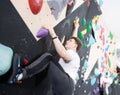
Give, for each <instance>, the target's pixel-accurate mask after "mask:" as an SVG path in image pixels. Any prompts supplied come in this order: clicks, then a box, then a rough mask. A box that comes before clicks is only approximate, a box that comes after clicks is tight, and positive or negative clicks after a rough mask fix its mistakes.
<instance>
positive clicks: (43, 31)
mask: <svg viewBox="0 0 120 95" xmlns="http://www.w3.org/2000/svg"><path fill="white" fill-rule="evenodd" d="M47 35H48V30H47V29H45V28H43V27H42V28H40V30H39V31H38V32H37V35H36V36H37V38H40V37H45V36H47Z"/></svg>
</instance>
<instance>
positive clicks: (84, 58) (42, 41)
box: [0, 0, 119, 95]
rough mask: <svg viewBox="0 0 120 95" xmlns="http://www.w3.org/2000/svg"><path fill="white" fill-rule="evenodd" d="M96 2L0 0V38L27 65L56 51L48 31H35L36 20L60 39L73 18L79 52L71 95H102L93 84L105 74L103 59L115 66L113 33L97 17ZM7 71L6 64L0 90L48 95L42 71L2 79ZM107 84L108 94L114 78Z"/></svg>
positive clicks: (68, 30)
mask: <svg viewBox="0 0 120 95" xmlns="http://www.w3.org/2000/svg"><path fill="white" fill-rule="evenodd" d="M101 3H102V2H99V3H98V2H97V1H96V0H3V1H1V3H0V11H1V15H0V22H1V23H0V43H1V44H4V45H6V46H8V47H10V48H11V49H12V50H13V54H14V53H17V54H19V55H20V56H21V57H23V58H26V59H27V61H28V64H30V63H31V62H32V61H33V60H35V59H36V58H37V57H39V56H40V55H41V54H43V53H44V52H51V53H53V55H55V54H56V52H55V49H54V46H53V44H52V40H51V38H50V36H49V35H48V34H47V33H42V32H41V27H42V25H45V24H49V25H52V26H53V27H54V30H55V32H56V34H57V35H58V37H59V39H60V41H61V42H62V43H63V44H65V42H66V40H68V38H69V37H70V36H71V34H72V31H73V22H74V20H75V19H76V18H79V25H80V27H79V30H78V38H79V39H80V40H81V41H82V42H83V46H82V48H81V50H80V51H79V56H80V61H81V62H80V68H79V72H78V74H79V78H78V82H77V84H76V85H75V90H74V95H104V91H103V90H101V89H100V87H99V84H100V75H101V73H102V74H104V73H105V72H104V67H103V64H104V65H107V66H109V67H111V68H114V67H115V66H116V63H115V60H114V59H115V57H116V51H115V38H114V35H113V34H112V33H111V32H109V31H108V30H107V29H106V27H105V25H104V22H103V20H102V18H101V14H102V12H101V9H100V5H101ZM34 4H36V5H34ZM39 33H41V34H39ZM10 74H11V68H10V69H9V71H8V72H7V73H6V74H4V75H3V76H0V95H10V94H13V93H14V92H16V93H17V95H48V92H49V82H48V79H47V77H46V71H44V73H43V74H38V75H36V76H35V77H33V78H31V79H27V80H25V81H23V82H22V83H19V84H8V83H7V79H8V77H9V76H10ZM112 88H113V89H112V90H111V89H110V92H111V95H113V94H112V93H114V94H115V92H116V89H117V88H119V85H118V83H117V82H115V83H114V85H113V86H112ZM115 88H116V89H115ZM101 93H103V94H101ZM116 95H117V94H116Z"/></svg>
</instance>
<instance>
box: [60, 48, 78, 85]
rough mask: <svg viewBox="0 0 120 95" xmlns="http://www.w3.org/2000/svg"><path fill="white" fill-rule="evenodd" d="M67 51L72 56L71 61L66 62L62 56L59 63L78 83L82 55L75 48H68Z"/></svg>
mask: <svg viewBox="0 0 120 95" xmlns="http://www.w3.org/2000/svg"><path fill="white" fill-rule="evenodd" d="M67 52H68V53H69V54H70V56H71V58H72V59H71V61H69V62H65V61H64V60H63V59H62V58H60V60H59V64H60V65H61V66H62V68H63V69H64V71H65V72H66V73H67V74H68V75H69V76H70V77H71V78H72V79H73V81H74V83H75V84H76V82H77V79H78V78H79V76H78V70H79V67H80V57H79V55H78V53H77V52H75V51H73V50H67Z"/></svg>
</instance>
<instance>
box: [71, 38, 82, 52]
mask: <svg viewBox="0 0 120 95" xmlns="http://www.w3.org/2000/svg"><path fill="white" fill-rule="evenodd" d="M70 39H74V40H75V42H76V44H77V49H76V50H77V51H78V50H79V49H80V48H81V47H82V41H81V40H80V39H78V38H77V37H73V36H72V37H70Z"/></svg>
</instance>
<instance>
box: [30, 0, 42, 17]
mask: <svg viewBox="0 0 120 95" xmlns="http://www.w3.org/2000/svg"><path fill="white" fill-rule="evenodd" d="M42 5H43V0H29V6H30V9H31V11H32V13H33V14H34V15H36V14H38V13H39V12H40V10H41V8H42Z"/></svg>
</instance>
